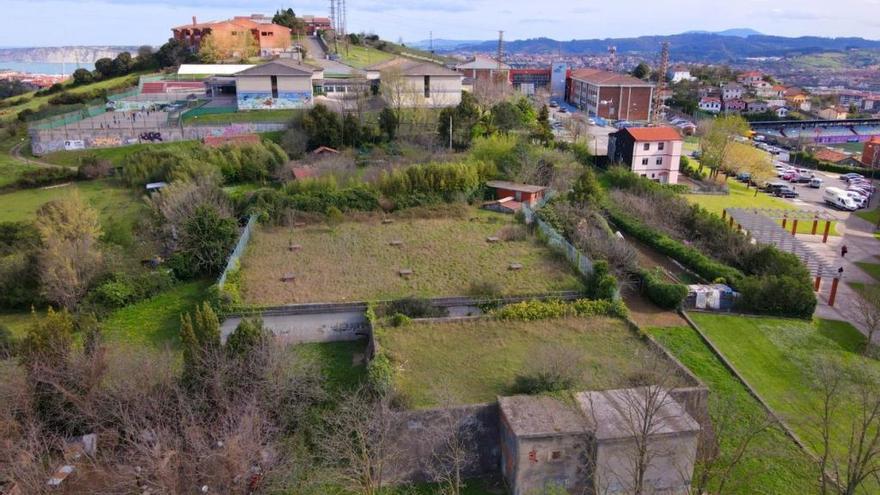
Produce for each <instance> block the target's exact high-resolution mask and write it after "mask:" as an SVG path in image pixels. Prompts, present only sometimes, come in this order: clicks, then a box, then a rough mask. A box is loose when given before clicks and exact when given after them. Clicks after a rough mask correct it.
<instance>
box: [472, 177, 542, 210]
mask: <svg viewBox="0 0 880 495" xmlns="http://www.w3.org/2000/svg"><path fill="white" fill-rule="evenodd" d="M486 187H489V188H491V189H494V190H495V199H496V200H500V199H504V198H512V199H513V201H516V202H518V203H525V204H527V205H529V206H532V205H534V204H535V203H537V202H538V201H540V200H541V199H543V198H544V193H545V192H546V191H547V188H546V187H544V186H535V185H531V184H519V183H516V182H508V181H506V180H490V181H488V182H486Z"/></svg>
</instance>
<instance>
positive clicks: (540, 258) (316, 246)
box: [242, 210, 582, 305]
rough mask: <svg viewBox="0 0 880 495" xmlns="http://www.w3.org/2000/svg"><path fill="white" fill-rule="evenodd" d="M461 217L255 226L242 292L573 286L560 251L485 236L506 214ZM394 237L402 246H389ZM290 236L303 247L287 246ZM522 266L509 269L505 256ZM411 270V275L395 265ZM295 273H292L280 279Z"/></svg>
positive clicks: (260, 299)
mask: <svg viewBox="0 0 880 495" xmlns="http://www.w3.org/2000/svg"><path fill="white" fill-rule="evenodd" d="M471 215H472V216H473V218H474V219H476V220H473V221H470V220H468V219H467V218H441V219H422V220H406V219H397V220H395V222H394V223H392V224H387V225H383V224H382V223H381V222H380V221H379V219H378V218H374V219H372V220H369V221H358V222H354V221H349V222H344V223H342V224H341V225H339V226H337V227H335V228H328V227H325V226H309V227H305V228H300V229H295V230H294V229H289V228H275V229H271V228H267V229H263V230H259V231H257V233H256V235H255V236H254V238H253V239H252V240H251V243H250V245H249V246H248V249H247V253H246V254H245V256H244V259H243V261H242V274H243V286H244V290H243V294H244V299H245V302H247V303H250V304H264V305H271V304H285V303H302V302H318V301H321V302H323V301H363V300H375V299H393V298H399V297H405V296H457V295H466V294H468V292H469V288H470V287H471V284H472V283H483V282H488V283H493V284H496V285H497V287H498V288H499V290H500V291H501V293H502V294H505V295H509V294H522V293H538V292H545V291H559V290H579V289H581V288H582V284H581V282H580V280H579V278H578V277H577V276H576V275H575V273H574V272H573V270H571V269H570V268H569V266H568V264H567V262H565V261H564V260H563V259H562V258H560V257H559V256H558V255H556V254H555V253H553V252H552V251H550V249H549V248H547V247H546V246H544V245H543V244H542V243H541V242H540V241H538V240H537V239H535V238H533V237H527V238H526V239H525V240H522V241H511V242H498V243H494V244H490V243H488V242H486V238H487V237H489V236H493V235H495V234H497V233H498V232H499V231H501V230H502V229H503V228H505V227H510V226H514V219H513V217H510V216H503V215H500V214H495V213H489V212H484V211H478V210H473V211H472V212H471ZM395 240H399V241H402V242H403V245H402V246H391V245H389V243H390V242H391V241H395ZM290 243H294V244H299V245H301V246H302V248H301V250H299V251H295V252H291V251H289V250H288V246H289V245H290ZM514 262H516V263H521V264H522V265H523V268H522V269H521V270H518V271H511V270H510V268H509V266H510V264H511V263H514ZM401 269H411V270H413V274H412V275H411V276H410V277H409V278H404V277H401V276H400V275H399V270H401ZM285 273H293V274H294V275H295V277H296V280H295V281H293V282H282V281H281V276H282V275H283V274H285Z"/></svg>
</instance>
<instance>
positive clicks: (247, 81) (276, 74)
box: [235, 59, 324, 111]
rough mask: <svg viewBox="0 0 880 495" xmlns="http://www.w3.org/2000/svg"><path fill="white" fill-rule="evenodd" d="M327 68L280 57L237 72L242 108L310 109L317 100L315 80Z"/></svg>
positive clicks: (238, 103) (244, 109)
mask: <svg viewBox="0 0 880 495" xmlns="http://www.w3.org/2000/svg"><path fill="white" fill-rule="evenodd" d="M323 77H324V73H323V69H321V68H320V67H315V66H312V65H308V64H304V63H302V62H298V61H295V60H289V59H277V60H273V61H271V62H268V63H265V64H261V65H257V66H254V67H250V68H248V69H245V70H243V71H240V72H236V73H235V92H236V102H237V106H238V110H239V111H247V110H278V109H297V108H308V107H310V106H312V103H313V101H314V90H313V86H314V82H315V81H320V80H322V79H323Z"/></svg>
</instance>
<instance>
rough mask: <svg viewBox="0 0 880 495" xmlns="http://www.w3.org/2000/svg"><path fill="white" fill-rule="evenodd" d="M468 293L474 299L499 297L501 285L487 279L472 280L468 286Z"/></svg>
mask: <svg viewBox="0 0 880 495" xmlns="http://www.w3.org/2000/svg"><path fill="white" fill-rule="evenodd" d="M468 295H469V296H471V297H472V298H474V299H482V300H487V299H498V298H499V297H501V286H500V285H499V284H498V283H496V282H491V281H489V280H481V281H474V282H471V284H470V286H469V287H468Z"/></svg>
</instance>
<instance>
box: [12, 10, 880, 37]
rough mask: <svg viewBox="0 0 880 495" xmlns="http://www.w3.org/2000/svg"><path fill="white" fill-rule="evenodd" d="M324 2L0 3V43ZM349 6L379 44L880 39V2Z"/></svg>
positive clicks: (132, 32)
mask: <svg viewBox="0 0 880 495" xmlns="http://www.w3.org/2000/svg"><path fill="white" fill-rule="evenodd" d="M329 4H330V0H306V1H296V2H292V3H290V2H287V1H285V0H275V1H272V2H267V1H262V0H253V1H239V0H139V1H134V0H94V1H93V0H85V1H82V0H0V12H2V16H3V18H4V21H5V22H4V23H3V27H4V29H2V30H0V46H70V45H142V44H151V45H160V44H162V43H163V42H165V41H166V40H167V39H168V37H169V36H170V34H171V31H170V28H171V27H172V26H176V25H180V24H187V23H189V22H191V18H192V16H193V15H195V16H197V17H198V19H199V20H200V21H207V20H219V19H224V18H228V17H231V16H233V15H246V14H250V13H265V14H271V13H273V12H274V11H275V10H276V9H278V8H279V7H285V8H286V7H292V8H293V9H294V11H295V12H296V13H297V15H301V14H313V15H320V16H326V15H327V14H328V11H329ZM831 5H832V2H829V1H828V0H724V1H721V0H618V1H615V2H607V1H598V0H566V1H561V0H549V1H548V0H544V1H535V0H347V9H348V31H349V32H361V31H364V32H372V33H377V34H379V35H380V36H382V37H383V38H385V39H389V40H394V41H397V40H398V39H402V40H404V41H409V42H413V41H419V40H424V39H428V37H429V33H431V32H433V37H434V38H435V39H439V38H443V39H467V40H481V39H497V36H498V30H504V32H505V34H504V37H505V39H507V40H513V39H524V38H534V37H539V36H546V37H550V38H554V39H557V40H570V39H589V38H609V37H615V38H616V37H631V36H641V35H649V34H675V33H681V32H685V31H691V30H705V31H720V30H724V29H729V28H752V29H755V30H757V31H760V32H762V33H765V34H775V35H782V36H803V35H818V36H832V37H837V36H861V37H865V38H870V39H880V16H878V15H877V13H878V12H880V0H835V1H834V2H833V8H832V7H831Z"/></svg>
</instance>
